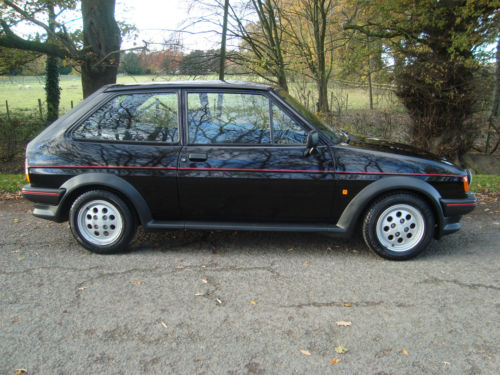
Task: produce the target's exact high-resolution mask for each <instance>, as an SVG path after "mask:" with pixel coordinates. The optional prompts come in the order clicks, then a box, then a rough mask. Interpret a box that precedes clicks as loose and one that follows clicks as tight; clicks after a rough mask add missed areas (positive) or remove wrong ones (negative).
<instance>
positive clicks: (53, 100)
mask: <svg viewBox="0 0 500 375" xmlns="http://www.w3.org/2000/svg"><path fill="white" fill-rule="evenodd" d="M47 8H48V13H49V28H50V30H52V31H54V30H55V21H56V16H55V13H54V4H53V3H52V2H49V3H48V4H47ZM48 39H49V42H54V40H53V38H52V37H51V36H50V35H49V38H48ZM45 72H46V77H45V93H46V98H47V122H48V123H49V124H50V123H52V122H54V121H55V120H57V118H58V117H59V100H60V97H61V91H60V87H59V71H58V70H57V57H54V56H50V55H47V60H46V65H45Z"/></svg>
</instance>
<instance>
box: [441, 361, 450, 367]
mask: <svg viewBox="0 0 500 375" xmlns="http://www.w3.org/2000/svg"><path fill="white" fill-rule="evenodd" d="M443 365H445V366H450V365H451V363H450V362H446V361H443Z"/></svg>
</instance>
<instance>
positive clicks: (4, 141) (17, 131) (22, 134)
mask: <svg viewBox="0 0 500 375" xmlns="http://www.w3.org/2000/svg"><path fill="white" fill-rule="evenodd" d="M45 126H46V122H45V120H42V119H40V117H39V116H38V113H37V112H33V113H28V114H26V113H22V112H15V113H13V112H11V113H10V115H9V116H7V115H6V114H0V159H1V160H4V161H10V160H12V159H13V158H14V157H15V156H17V155H19V154H21V153H23V152H24V148H25V147H26V144H27V143H28V142H29V141H30V140H31V139H33V138H34V137H35V136H36V135H37V134H38V133H39V132H40V131H41V130H42V129H43V128H44V127H45Z"/></svg>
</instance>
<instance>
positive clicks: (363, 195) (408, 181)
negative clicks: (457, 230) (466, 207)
mask: <svg viewBox="0 0 500 375" xmlns="http://www.w3.org/2000/svg"><path fill="white" fill-rule="evenodd" d="M398 190H399V191H401V190H404V191H409V192H415V193H417V194H421V195H423V196H425V197H426V198H428V201H430V202H431V203H432V207H431V208H432V210H433V211H434V212H435V213H436V224H437V225H438V228H437V231H436V233H435V234H434V235H435V237H437V238H440V237H441V232H442V229H443V222H444V215H443V209H442V207H441V204H440V203H439V202H440V198H441V194H439V192H438V191H437V190H436V189H435V188H434V187H433V186H432V185H430V184H429V183H428V182H426V181H423V180H420V179H418V178H415V177H409V176H390V177H383V178H381V179H380V180H377V181H375V182H373V183H371V184H370V185H368V186H367V187H365V188H364V189H363V190H361V191H360V192H359V193H358V194H357V195H356V196H355V197H354V198H353V199H352V200H351V202H349V204H348V205H347V207H346V208H345V209H344V212H342V215H341V216H340V219H339V221H338V223H337V225H338V226H339V227H340V228H343V229H344V230H345V231H346V233H347V235H348V236H351V235H352V233H353V232H354V230H355V229H356V224H357V222H358V220H359V219H360V217H361V215H362V214H363V213H364V212H365V209H366V208H367V207H368V205H369V204H370V202H372V201H373V200H374V199H376V198H377V197H379V196H381V195H382V194H385V193H389V192H391V191H398Z"/></svg>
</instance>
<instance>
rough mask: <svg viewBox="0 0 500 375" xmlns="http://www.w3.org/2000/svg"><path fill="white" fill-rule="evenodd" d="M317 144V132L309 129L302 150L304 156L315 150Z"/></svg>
mask: <svg viewBox="0 0 500 375" xmlns="http://www.w3.org/2000/svg"><path fill="white" fill-rule="evenodd" d="M318 144H319V133H318V132H317V131H316V130H311V131H310V132H309V133H308V134H307V139H306V149H305V150H304V156H309V155H311V154H312V153H313V152H314V151H315V150H316V146H318Z"/></svg>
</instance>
